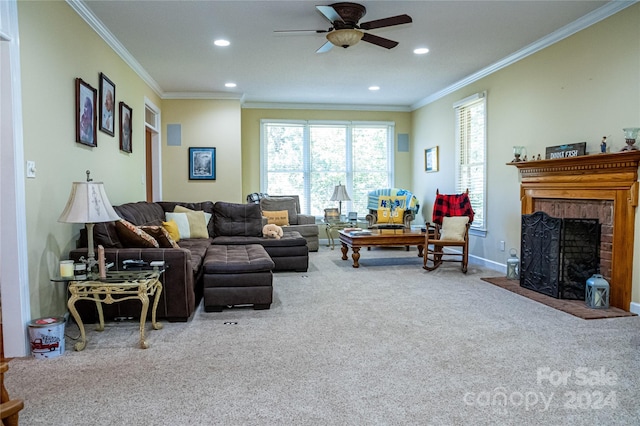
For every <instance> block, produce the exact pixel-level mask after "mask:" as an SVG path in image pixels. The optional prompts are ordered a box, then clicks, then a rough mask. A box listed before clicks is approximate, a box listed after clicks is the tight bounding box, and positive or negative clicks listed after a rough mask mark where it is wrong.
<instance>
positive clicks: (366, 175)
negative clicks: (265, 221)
mask: <svg viewBox="0 0 640 426" xmlns="http://www.w3.org/2000/svg"><path fill="white" fill-rule="evenodd" d="M394 129H395V125H394V123H392V122H346V121H293V120H277V121H276V120H266V119H265V120H262V121H261V156H260V166H261V180H260V186H261V188H260V191H261V192H266V193H268V194H271V195H283V194H284V195H288V194H297V195H299V196H300V207H301V210H302V211H303V213H307V214H313V215H315V216H323V215H324V209H325V208H328V207H338V205H337V202H335V201H330V200H329V199H330V198H331V195H332V194H333V189H334V187H335V185H338V184H339V183H342V184H344V185H345V186H346V188H347V193H348V194H349V196H350V198H351V201H347V202H343V203H342V213H343V214H344V215H346V214H347V212H350V211H355V212H357V213H358V214H359V215H360V216H363V215H364V214H366V212H367V208H366V207H367V192H368V191H371V190H372V189H375V188H387V187H390V186H392V182H393V163H394V161H393V147H394V140H395V138H394V136H395V131H394Z"/></svg>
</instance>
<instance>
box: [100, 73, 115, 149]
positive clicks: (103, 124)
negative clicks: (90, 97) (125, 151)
mask: <svg viewBox="0 0 640 426" xmlns="http://www.w3.org/2000/svg"><path fill="white" fill-rule="evenodd" d="M115 105H116V85H115V84H113V81H111V80H109V78H108V77H107V76H106V75H104V74H103V73H100V130H101V131H103V132H105V133H106V134H108V135H110V136H113V135H114V129H115V122H114V119H115V111H114V109H115Z"/></svg>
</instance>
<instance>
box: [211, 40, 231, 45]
mask: <svg viewBox="0 0 640 426" xmlns="http://www.w3.org/2000/svg"><path fill="white" fill-rule="evenodd" d="M213 44H215V45H216V46H220V47H225V46H228V45H230V44H231V42H229V40H224V39H218V40H214V42H213Z"/></svg>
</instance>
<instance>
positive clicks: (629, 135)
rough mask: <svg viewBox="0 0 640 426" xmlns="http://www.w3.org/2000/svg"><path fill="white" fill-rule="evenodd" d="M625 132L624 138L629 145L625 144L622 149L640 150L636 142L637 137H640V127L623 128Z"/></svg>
mask: <svg viewBox="0 0 640 426" xmlns="http://www.w3.org/2000/svg"><path fill="white" fill-rule="evenodd" d="M622 131H623V132H624V139H625V142H627V145H626V146H624V147H623V148H622V149H621V150H620V151H635V150H638V147H637V146H635V145H634V144H635V143H636V139H637V138H638V132H639V131H640V127H625V128H624V129H622Z"/></svg>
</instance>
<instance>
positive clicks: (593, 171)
mask: <svg viewBox="0 0 640 426" xmlns="http://www.w3.org/2000/svg"><path fill="white" fill-rule="evenodd" d="M507 164H508V165H512V166H515V167H517V168H518V170H519V171H520V176H521V185H520V200H521V207H522V214H531V213H533V212H534V211H536V210H535V200H536V199H561V200H572V199H581V200H609V201H611V202H613V245H612V250H611V255H612V262H611V282H610V283H609V284H610V286H611V290H610V304H611V306H615V307H617V308H620V309H624V310H625V311H629V309H630V304H631V286H632V272H633V245H634V240H633V239H634V235H635V234H634V228H635V213H636V207H637V206H638V185H639V184H638V167H639V166H640V151H624V152H617V153H612V154H593V155H584V156H580V157H571V158H559V159H553V160H536V161H521V162H517V163H507Z"/></svg>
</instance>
